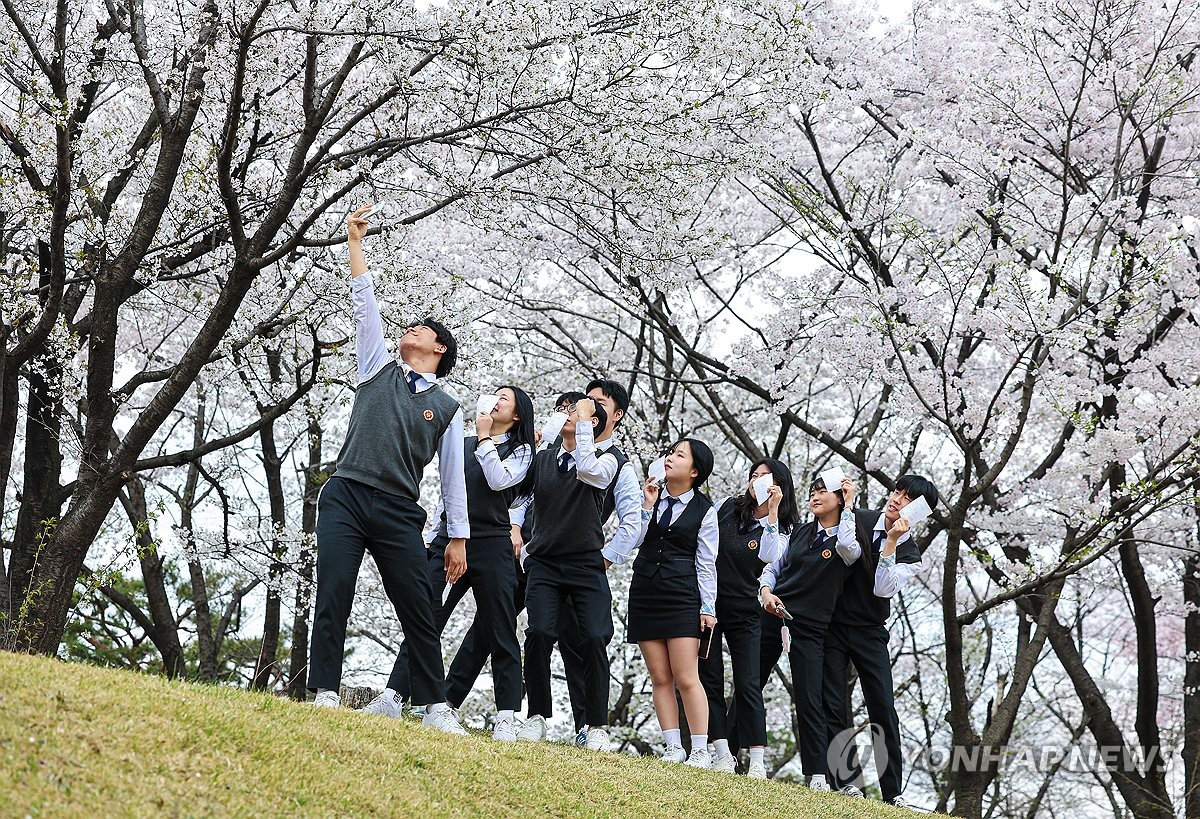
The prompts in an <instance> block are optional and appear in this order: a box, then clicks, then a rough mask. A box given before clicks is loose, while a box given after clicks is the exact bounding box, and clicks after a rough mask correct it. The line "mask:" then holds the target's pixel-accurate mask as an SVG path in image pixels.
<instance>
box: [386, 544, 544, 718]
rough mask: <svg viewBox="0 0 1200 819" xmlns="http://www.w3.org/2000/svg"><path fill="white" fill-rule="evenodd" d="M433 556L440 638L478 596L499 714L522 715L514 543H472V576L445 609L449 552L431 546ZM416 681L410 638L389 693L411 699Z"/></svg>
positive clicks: (465, 578)
mask: <svg viewBox="0 0 1200 819" xmlns="http://www.w3.org/2000/svg"><path fill="white" fill-rule="evenodd" d="M428 556H429V577H430V581H431V585H432V588H433V593H434V600H435V601H437V606H438V607H437V610H436V612H435V615H434V616H435V620H436V623H437V629H438V634H441V632H442V631H443V630H444V629H445V628H446V623H447V622H448V621H449V620H450V615H451V614H452V613H453V611H454V607H455V606H457V605H458V602H459V601H460V600H462V599H463V597H464V596H465V595H466V593H467V591H468V590H472V591H474V592H475V622H476V623H482V624H483V626H482V629H481V637H482V642H483V645H484V647H485V650H486V651H487V652H488V653H489V654H491V655H492V683H493V685H494V687H495V692H496V709H497V710H500V711H504V710H510V711H516V710H517V709H518V708H520V707H521V646H520V645H519V644H518V643H517V609H516V605H515V592H516V586H517V574H516V571H515V570H514V568H513V561H512V541H511V540H510V539H509V537H508V536H507V535H503V536H497V537H480V538H471V539H470V540H468V541H467V571H466V573H465V574H463V576H462V577H461V578H459V581H458V582H457V583H455V584H454V586H453V587H452V588H451V590H450V596H449V597H447V598H446V602H445V603H444V604H443V603H441V599H442V593H443V592H444V591H445V590H446V566H445V562H444V560H445V552H444V551H443V550H442V549H440V548H435V547H432V546H431V547H430V548H429V550H428ZM411 675H412V670H411V668H410V665H409V653H408V640H407V638H406V639H405V641H404V643H403V644H402V645H401V646H400V651H399V652H398V653H397V655H396V662H395V664H394V665H393V666H392V674H391V676H390V677H389V678H388V688H391V689H392V690H393V691H396V692H397V693H399V695H400V697H401V699H409V698H410V696H411V686H410V679H411ZM447 687H448V686H447Z"/></svg>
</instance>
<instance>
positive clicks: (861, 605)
mask: <svg viewBox="0 0 1200 819" xmlns="http://www.w3.org/2000/svg"><path fill="white" fill-rule="evenodd" d="M366 216H367V209H361V210H359V211H356V212H355V213H353V214H351V216H350V218H349V220H348V223H347V224H348V238H349V253H350V268H351V276H352V278H351V297H352V302H353V309H354V314H355V320H356V352H357V363H358V379H359V385H358V390H357V392H356V395H355V399H354V405H353V409H352V412H351V417H350V424H349V431H348V433H347V436H346V441H345V443H344V445H343V447H342V450H341V452H340V454H339V456H338V461H337V468H336V471H335V473H334V474H333V476H332V477H331V478H330V479H329V481H328V482H327V483H326V485H325V486H324V488H323V490H322V492H321V497H320V500H319V504H318V510H319V513H318V520H317V596H316V611H315V615H314V621H313V631H312V651H311V655H310V656H311V660H310V669H309V686H310V688H311V689H312V690H313V691H315V692H316V698H315V700H314V702H315V703H316V705H318V706H337V705H338V704H339V695H338V688H339V684H340V678H341V671H342V659H343V655H344V647H345V638H346V625H347V620H348V618H349V615H350V608H351V603H352V600H353V595H354V588H355V582H356V579H357V575H358V570H359V567H360V565H361V563H362V559H363V556H364V555H365V554H366V553H368V552H369V553H370V554H371V555H372V557H373V558H374V560H375V562H376V565H377V566H378V568H379V574H380V577H381V579H382V581H383V586H384V589H385V591H386V593H387V595H388V598H389V599H390V600H391V602H392V604H393V606H394V607H395V610H396V616H397V618H398V620H399V622H400V626H401V628H402V630H403V633H404V643H403V645H402V646H401V648H400V651H399V653H398V656H397V658H396V661H395V665H394V666H393V668H392V673H391V675H390V677H389V679H388V684H387V688H386V689H385V690H384V691H383V693H382V694H380V695H379V696H378V697H377V698H376V699H375V700H374V701H372V702H371V703H370V704H369V705H368V706H367V707H366V710H367V711H369V712H372V713H376V714H381V715H386V716H391V717H399V716H400V715H401V714H402V713H403V710H404V708H405V707H409V708H411V709H414V710H416V709H420V711H421V712H423V721H424V723H425V724H426V725H428V726H430V727H433V728H435V729H438V730H441V731H446V732H449V733H455V734H462V733H465V732H464V730H463V728H462V726H461V725H460V724H459V722H458V719H457V717H456V715H455V711H454V708H457V707H459V706H460V705H461V704H462V702H463V700H464V699H465V698H466V697H467V696H468V694H469V693H470V691H471V689H472V687H473V686H474V683H475V680H476V678H477V676H478V675H479V673H480V670H481V669H482V667H483V665H484V663H485V662H486V661H487V659H488V658H489V657H490V658H491V663H492V680H493V685H494V696H495V705H496V713H495V717H494V720H493V732H492V736H493V738H494V739H496V740H501V741H531V742H538V741H544V740H545V739H546V726H547V720H548V719H549V718H550V717H551V716H552V702H553V698H552V695H551V674H550V667H551V656H552V652H553V649H554V647H555V645H557V646H558V648H559V651H560V654H561V655H562V659H563V665H564V670H565V674H566V678H567V683H568V689H569V693H570V698H571V705H572V710H573V716H574V720H575V727H576V731H577V740H576V741H577V744H580V745H582V746H583V747H585V748H589V749H592V750H606V749H608V748H609V747H610V740H609V736H608V731H607V724H608V719H609V679H610V675H609V657H608V646H609V643H610V642H611V640H612V638H613V636H614V628H613V617H612V595H611V592H610V588H609V582H608V570H609V569H610V568H611V567H612V566H614V565H622V564H625V563H628V562H630V561H631V560H632V563H633V566H632V579H631V582H630V585H629V595H628V613H627V614H628V616H627V618H626V624H627V628H626V634H625V639H626V640H627V641H628V642H630V643H636V644H637V645H638V647H639V648H640V650H641V652H642V655H643V657H644V658H645V661H646V667H647V668H648V670H649V673H650V679H651V683H652V686H653V701H654V709H655V713H656V715H657V717H658V722H659V726H660V728H661V730H662V735H663V743H664V745H665V751H664V752H663V757H662V758H663V759H664V760H667V761H671V762H680V763H684V764H687V765H692V766H695V767H700V768H713V769H717V770H722V771H727V772H729V773H733V772H735V770H736V766H737V761H736V753H737V751H738V750H739V749H745V750H746V752H747V756H748V759H749V764H748V768H747V770H746V773H747V775H748V776H751V777H756V778H766V776H767V769H766V761H765V759H764V750H765V746H766V744H767V733H766V712H765V708H764V705H763V687H764V686H765V684H766V682H767V679H768V676H769V674H770V671H771V670H772V669H773V668H774V666H775V664H776V662H777V661H778V659H779V658H780V656H781V655H782V654H784V653H787V654H788V656H789V660H790V663H789V664H790V668H791V674H792V682H793V702H794V706H795V709H796V714H797V717H798V721H799V725H800V737H799V739H800V758H801V764H802V766H803V769H804V774H805V776H806V777H807V778H808V784H809V786H810V787H812V788H815V789H818V790H830V789H836V790H839V791H842V792H844V793H846V794H848V795H851V796H862V795H863V794H862V792H861V790H859V789H858V788H857V787H855V785H854V782H855V781H857V775H858V772H857V771H856V770H855V769H854V768H853V765H850V766H844V765H832V764H831V763H830V756H831V755H830V753H829V749H830V747H831V744H832V743H833V742H834V741H835V739H836V738H838V737H839V735H843V734H842V732H843V731H845V729H847V728H849V712H848V709H847V707H846V701H845V695H846V688H847V675H848V670H849V666H850V665H851V664H853V666H854V668H855V670H856V671H857V673H858V676H859V679H860V681H861V683H862V689H863V694H864V698H865V700H866V706H867V711H868V714H869V716H870V719H871V721H872V723H874V725H876V726H877V728H878V730H879V731H880V732H881V734H882V736H883V740H884V745H885V747H886V751H887V753H886V755H881V756H885V757H886V759H880V760H878V762H880V763H882V764H880V765H879V767H880V769H881V770H880V787H881V791H882V796H883V798H884V800H885V801H888V802H891V803H893V804H900V805H903V804H905V802H904V799H903V796H902V794H901V789H902V781H901V777H902V769H901V752H900V739H899V725H898V720H897V717H896V710H895V702H894V699H893V687H892V678H891V658H890V655H889V653H888V631H887V620H888V615H889V612H890V608H889V600H890V598H891V597H893V596H894V595H895V594H896V593H897V592H898V591H899V590H900V589H901V588H903V587H904V585H905V584H906V583H907V582H909V581H910V580H911V579H912V577H913V576H914V574H915V573H916V571H917V570H918V569H919V567H920V562H921V555H920V552H919V551H918V549H917V548H916V545H915V543H914V542H913V540H912V539H911V537H910V534H911V533H910V531H909V528H910V527H909V521H908V520H907V519H906V518H905V517H904V516H902V515H901V514H900V511H901V509H903V508H904V506H905V505H906V504H908V503H909V502H910V501H915V500H917V499H918V498H923V499H924V501H925V502H926V503H928V505H929V506H930V507H932V506H934V505H935V504H936V503H937V490H936V488H935V487H934V486H933V485H932V484H931V483H930V482H929V481H928V480H926V479H924V478H922V477H919V476H916V475H908V476H904V477H902V478H900V479H899V480H898V481H897V482H896V484H895V490H894V491H893V493H892V494H891V496H890V497H889V499H888V502H887V505H886V507H885V508H884V509H883V510H875V511H869V510H865V509H859V508H856V507H855V505H854V501H855V497H856V494H857V488H856V486H855V484H854V483H853V482H852V481H851V480H849V479H846V478H843V479H842V480H841V483H840V485H837V486H826V484H825V482H824V480H823V479H821V478H817V479H815V480H813V481H812V482H811V483H810V484H809V486H808V508H809V511H810V512H811V517H810V518H807V519H806V517H805V516H802V515H801V513H800V510H799V505H798V502H797V497H796V490H795V486H794V484H793V478H792V475H791V473H790V471H789V470H788V468H787V466H785V465H784V464H783V463H781V462H780V461H778V460H775V459H772V458H762V459H759V460H758V461H756V462H755V463H753V464H752V465H751V467H750V470H749V473H748V475H747V476H746V490H745V491H744V492H741V493H739V494H737V495H735V496H733V497H730V498H726V499H724V500H722V501H721V502H719V503H715V504H714V503H713V502H712V501H711V500H710V499H709V498H708V496H707V495H705V494H704V492H703V491H702V487H703V486H704V484H705V482H706V480H707V479H708V478H709V476H710V475H711V474H712V472H713V468H714V462H713V460H714V459H713V453H712V451H711V450H710V449H709V447H708V446H707V445H706V444H704V442H703V441H700V440H698V439H696V438H683V439H681V440H679V441H677V442H676V443H675V444H674V445H673V446H672V447H671V448H670V450H669V451H668V453H667V454H666V456H665V458H664V459H663V460H662V461H661V465H660V467H659V468H658V469H652V473H653V474H652V475H651V476H649V477H648V478H647V479H646V480H644V481H643V480H641V479H640V478H639V477H638V475H637V472H636V471H635V469H634V466H633V464H632V463H631V462H630V460H629V459H628V458H627V457H626V456H625V455H624V453H622V452H621V450H620V449H619V448H618V447H616V446H615V445H614V443H613V437H612V436H613V433H614V431H615V430H616V428H617V426H618V425H619V424H620V423H621V420H622V419H623V418H624V416H625V414H626V413H627V412H628V411H629V396H628V394H627V392H626V390H625V389H624V388H623V387H622V386H621V385H620V384H619V383H617V382H614V381H609V380H604V379H597V380H595V381H592V382H591V383H590V384H588V385H587V387H586V390H585V391H583V392H567V393H564V394H563V395H561V396H560V397H559V398H558V400H557V401H556V402H555V412H557V413H559V414H560V415H559V416H557V417H558V419H559V421H561V429H560V430H558V431H557V432H555V428H556V427H558V426H559V424H555V425H553V426H546V427H544V429H543V431H542V433H544V434H542V433H539V431H538V430H536V429H535V424H534V417H535V409H534V405H533V402H532V400H531V399H530V397H529V396H528V395H527V394H526V393H525V391H524V390H522V389H521V388H520V387H517V386H513V385H506V386H502V387H500V388H498V389H497V390H496V392H495V395H494V396H492V397H490V398H489V399H488V400H486V401H482V402H481V404H480V406H479V412H478V413H477V414H476V417H475V419H474V427H475V433H476V434H475V435H473V436H470V437H467V438H465V439H464V437H463V435H462V432H463V429H464V416H463V412H462V409H461V408H460V406H459V403H458V401H457V400H456V399H455V398H453V397H452V396H450V395H449V394H448V393H447V392H446V391H444V390H443V389H442V387H441V386H440V385H439V383H438V382H439V379H442V378H444V377H445V376H446V375H447V374H448V373H449V372H450V371H451V369H452V368H453V366H454V363H455V358H456V346H455V341H454V338H453V336H452V335H451V333H450V332H449V331H448V330H447V329H446V328H445V327H444V326H442V325H441V324H439V323H438V322H436V321H433V320H431V319H426V320H424V321H420V322H417V323H414V324H412V325H411V326H409V327H408V328H407V329H406V330H405V332H404V334H403V336H402V337H401V340H400V356H399V359H400V360H399V361H397V360H396V359H395V358H393V357H392V355H390V354H389V353H388V351H387V348H386V345H385V342H384V334H383V325H382V321H381V319H380V315H379V308H378V305H377V303H376V301H375V297H374V293H373V289H372V280H371V274H370V272H369V271H368V269H367V264H366V260H365V257H364V255H363V252H362V246H361V240H362V238H363V235H364V234H365V232H366V230H367V228H368V221H367V218H366ZM551 417H552V418H554V417H556V416H551ZM543 438H544V439H546V440H541V439H543ZM435 455H436V456H437V459H438V469H439V473H440V482H441V500H440V503H439V514H438V516H437V520H436V523H435V525H434V526H433V527H432V529H431V533H430V535H429V542H428V543H426V542H425V540H424V539H423V537H422V533H423V531H424V524H425V518H426V515H425V513H424V511H423V510H422V508H421V506H420V505H419V503H418V500H419V497H420V493H419V484H420V478H421V475H422V472H423V470H424V468H425V467H426V466H427V465H428V464H430V463H431V462H432V461H433V458H434V456H435ZM614 514H615V515H616V516H617V525H616V527H615V532H614V533H613V534H612V535H611V537H609V538H608V539H607V541H606V539H605V536H604V530H605V524H606V521H608V519H609V518H610V517H612V516H613V515H614ZM468 590H470V591H472V592H473V593H474V598H475V603H476V615H475V620H474V623H473V624H472V626H471V628H470V630H469V631H468V632H467V634H466V636H465V638H464V640H463V642H462V645H461V646H460V647H459V649H458V651H457V653H456V654H455V658H454V662H453V664H452V665H451V667H450V670H449V673H448V674H447V673H446V672H445V669H444V666H443V660H442V656H443V652H442V643H441V632H442V629H443V628H444V627H445V625H446V622H447V620H448V619H449V617H450V614H451V612H452V611H453V609H454V607H455V605H456V604H457V603H458V602H459V601H460V600H461V599H462V597H463V595H464V594H465V593H466V592H467V591H468ZM439 601H440V602H439ZM522 607H524V608H525V609H527V611H528V627H527V629H526V631H525V641H524V660H523V666H522V649H521V645H520V642H519V641H518V638H517V626H516V622H517V614H518V613H519V611H520V610H521V609H522ZM726 647H727V648H728V652H729V659H730V667H731V669H732V681H731V682H732V693H731V695H729V696H727V694H726V684H725V660H724V656H723V652H724V649H725V648H726ZM677 693H678V698H677V696H676V695H677ZM523 699H524V700H526V701H527V713H526V716H525V719H524V720H523V721H519V720H518V718H517V711H518V710H519V709H520V705H521V702H522V700H523ZM680 702H681V703H682V705H683V710H684V716H685V717H686V721H687V725H688V727H689V729H690V738H689V741H688V743H687V747H688V748H689V749H690V751H687V750H685V747H684V742H683V738H682V737H681V735H680V714H679V708H678V704H679V703H680Z"/></svg>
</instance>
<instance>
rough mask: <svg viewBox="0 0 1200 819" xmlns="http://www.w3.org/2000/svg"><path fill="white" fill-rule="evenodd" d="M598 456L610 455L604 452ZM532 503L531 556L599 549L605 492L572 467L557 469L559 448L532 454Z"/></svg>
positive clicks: (602, 534)
mask: <svg viewBox="0 0 1200 819" xmlns="http://www.w3.org/2000/svg"><path fill="white" fill-rule="evenodd" d="M598 457H601V458H607V457H612V456H610V455H609V453H607V452H603V453H599V455H598ZM530 468H531V469H533V471H534V472H533V505H532V510H533V514H534V517H535V518H536V519H537V527H536V528H535V529H534V532H533V539H532V540H531V541H530V542H529V551H528V553H529V554H530V555H532V556H534V557H554V556H562V555H577V554H586V553H588V552H598V551H600V549H601V548H603V546H604V521H603V519H602V517H601V513H602V512H603V510H604V496H605V494H606V493H607V492H608V489H607V488H603V489H597V488H596V487H594V486H589V485H588V484H586V483H584V482H583V481H581V480H579V479H578V478H577V477H576V475H575V470H574V469H573V468H572V469H568V470H567V472H566V473H565V474H563V473H561V472H559V471H558V449H556V448H555V449H551V448H546V449H543V450H542V451H541V452H539V453H538V454H537V455H535V456H534V458H533V466H532V467H530Z"/></svg>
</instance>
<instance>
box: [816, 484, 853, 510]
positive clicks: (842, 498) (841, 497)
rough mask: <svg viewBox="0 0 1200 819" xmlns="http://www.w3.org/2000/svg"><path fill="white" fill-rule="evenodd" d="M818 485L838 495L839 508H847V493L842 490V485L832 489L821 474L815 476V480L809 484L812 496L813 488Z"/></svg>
mask: <svg viewBox="0 0 1200 819" xmlns="http://www.w3.org/2000/svg"><path fill="white" fill-rule="evenodd" d="M818 486H819V487H821V488H822V489H824V490H825V491H827V492H832V493H833V494H835V495H837V496H838V509H839V510H840V509H845V508H846V493H845V492H843V491H842V487H840V486H839V487H838V488H837V489H830V488H829V487H828V486H826V485H825V481H824V480H822V479H821V477H820V476H818V477H816V478H814V479H813V482H812V483H810V484H809V485H808V494H809V495H810V496H811V495H812V492H813V490H814V489H816V488H817V487H818Z"/></svg>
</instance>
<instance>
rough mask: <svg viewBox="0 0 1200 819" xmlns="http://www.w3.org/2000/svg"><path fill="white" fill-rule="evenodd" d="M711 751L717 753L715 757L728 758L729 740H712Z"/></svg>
mask: <svg viewBox="0 0 1200 819" xmlns="http://www.w3.org/2000/svg"><path fill="white" fill-rule="evenodd" d="M713 750H715V751H716V752H717V756H729V740H727V739H714V740H713Z"/></svg>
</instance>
